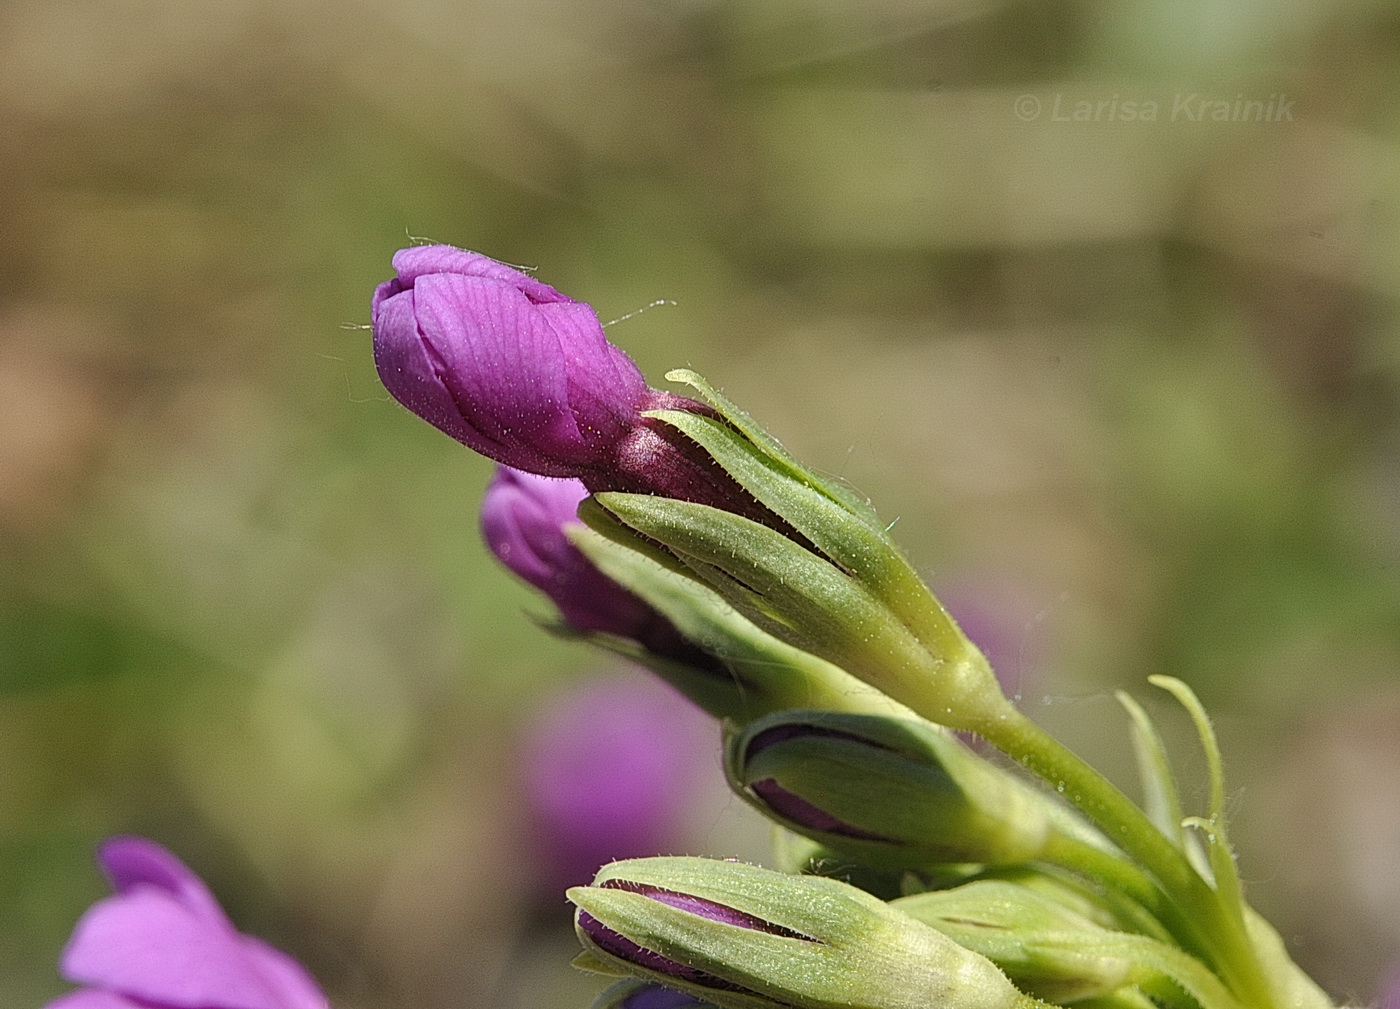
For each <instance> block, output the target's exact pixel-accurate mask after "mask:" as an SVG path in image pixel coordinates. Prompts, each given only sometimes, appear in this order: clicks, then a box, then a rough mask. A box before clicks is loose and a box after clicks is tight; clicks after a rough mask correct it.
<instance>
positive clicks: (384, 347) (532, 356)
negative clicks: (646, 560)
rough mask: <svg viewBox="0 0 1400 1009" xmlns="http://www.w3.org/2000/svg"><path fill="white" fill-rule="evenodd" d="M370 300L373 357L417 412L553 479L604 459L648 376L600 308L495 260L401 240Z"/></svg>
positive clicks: (630, 419) (630, 420)
mask: <svg viewBox="0 0 1400 1009" xmlns="http://www.w3.org/2000/svg"><path fill="white" fill-rule="evenodd" d="M394 269H395V270H396V271H398V276H397V277H396V278H395V279H393V280H390V281H388V282H386V283H384V284H380V285H379V287H378V289H377V290H376V291H375V292H374V299H373V302H372V304H371V313H370V317H371V324H372V328H373V330H374V360H375V365H376V366H377V367H378V369H379V376H380V378H381V379H382V380H383V382H384V385H385V387H386V388H387V389H388V390H389V392H390V393H392V394H393V396H394V398H395V399H397V400H398V401H399V402H400V403H402V404H403V405H404V406H406V407H408V409H409V410H411V411H413V412H414V413H416V414H418V416H420V417H422V418H423V419H424V420H426V421H428V422H429V423H430V424H432V425H433V426H434V427H437V428H438V429H440V430H442V431H444V432H446V433H447V434H449V435H451V436H452V437H453V438H456V439H457V440H458V441H460V442H462V443H463V444H465V445H467V446H469V447H470V448H473V449H475V450H476V451H478V452H480V453H481V454H482V455H485V456H489V457H490V458H492V459H495V460H497V461H498V462H503V463H505V464H506V465H508V466H514V467H516V468H517V469H524V470H529V471H530V472H533V473H541V474H545V475H548V476H577V475H578V474H579V472H580V471H581V470H582V469H586V468H589V467H592V466H595V465H598V464H599V463H602V462H603V461H605V460H606V459H607V458H608V457H609V456H610V455H611V454H612V452H613V449H614V448H615V446H616V445H617V443H618V442H619V441H621V439H622V438H623V437H624V436H625V435H626V434H627V432H628V431H629V430H631V428H632V427H633V426H634V425H635V423H636V418H637V411H638V407H639V404H640V402H641V400H642V397H643V394H644V393H645V392H646V391H647V385H646V382H645V381H644V380H643V378H642V374H641V372H639V371H638V370H637V366H636V365H634V364H633V363H632V361H631V360H630V359H629V358H628V357H627V355H625V354H623V353H622V351H620V350H618V349H617V348H616V347H614V346H613V345H612V344H610V343H608V341H607V338H606V337H605V336H604V335H603V327H602V326H601V325H600V324H599V322H598V317H597V316H596V315H594V313H593V309H591V308H589V307H588V306H587V305H585V304H583V303H582V302H578V301H574V300H573V299H572V298H567V297H565V296H564V295H562V294H560V293H559V292H558V291H556V290H555V289H554V288H552V287H550V286H549V285H548V284H543V283H541V282H540V281H538V280H535V279H534V278H533V277H531V276H529V275H528V274H525V273H521V272H520V271H519V270H515V269H512V268H511V267H508V266H506V265H505V264H503V263H498V262H496V261H495V260H494V259H490V258H488V257H486V256H483V255H480V254H479V253H475V252H466V251H464V250H462V249H454V248H452V247H451V246H446V245H428V246H419V247H415V248H411V249H403V250H402V251H400V252H399V253H397V254H396V255H395V256H394Z"/></svg>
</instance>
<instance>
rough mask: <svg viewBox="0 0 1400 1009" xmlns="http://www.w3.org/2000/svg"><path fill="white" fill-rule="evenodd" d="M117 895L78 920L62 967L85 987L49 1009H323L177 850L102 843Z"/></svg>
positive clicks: (299, 974) (128, 841)
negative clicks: (235, 920)
mask: <svg viewBox="0 0 1400 1009" xmlns="http://www.w3.org/2000/svg"><path fill="white" fill-rule="evenodd" d="M97 860H98V863H99V864H100V865H101V866H102V868H103V871H104V872H106V874H107V877H108V879H110V880H111V882H112V887H113V889H115V890H116V894H115V895H114V896H111V897H107V898H105V899H103V900H100V901H98V902H97V903H96V904H94V905H93V906H92V907H91V908H89V909H88V911H87V913H86V914H84V915H83V917H82V918H81V919H80V920H79V921H78V925H77V927H76V928H75V929H74V930H73V937H72V938H71V939H70V940H69V942H68V946H67V948H66V949H64V951H63V958H62V961H61V964H60V967H61V970H62V973H63V976H64V977H66V978H67V979H68V980H70V981H73V982H76V983H77V984H81V985H86V986H87V987H84V988H83V989H81V990H79V991H75V992H71V993H69V994H68V995H64V996H62V997H61V998H59V999H57V1000H56V1001H54V1002H51V1003H49V1006H48V1009H326V1006H327V1002H326V997H325V996H324V995H322V994H321V990H320V989H319V988H318V987H317V986H316V982H315V981H313V980H312V979H311V977H310V975H308V974H307V973H306V971H305V970H304V969H302V967H301V965H300V964H298V963H297V962H296V961H295V960H293V959H292V958H291V957H289V956H287V955H286V954H285V953H282V952H280V951H279V950H276V949H273V948H272V947H271V946H269V945H267V944H266V943H264V942H262V941H261V940H259V939H254V938H253V937H251V936H246V935H240V934H239V933H238V931H237V930H236V929H235V928H234V927H233V925H232V924H231V923H230V922H229V920H228V918H227V917H226V916H225V915H224V912H223V910H222V909H221V908H220V907H219V904H218V902H217V901H216V900H215V899H214V897H213V895H212V894H211V893H210V892H209V890H208V888H207V887H206V886H205V885H204V883H203V882H202V881H201V880H200V879H199V877H198V876H196V875H195V874H194V873H192V872H190V870H189V869H188V868H186V867H185V865H184V863H182V862H181V861H180V860H179V859H177V858H176V857H175V856H174V855H172V854H170V852H168V851H166V850H165V849H164V848H162V847H161V846H160V845H158V844H155V843H154V842H152V841H147V840H145V839H144V838H139V837H114V838H111V839H109V840H107V841H105V842H103V844H102V845H101V847H99V849H98V854H97Z"/></svg>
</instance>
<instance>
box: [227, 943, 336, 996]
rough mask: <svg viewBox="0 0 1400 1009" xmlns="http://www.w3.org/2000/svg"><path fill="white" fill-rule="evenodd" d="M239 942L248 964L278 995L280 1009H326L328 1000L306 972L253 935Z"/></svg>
mask: <svg viewBox="0 0 1400 1009" xmlns="http://www.w3.org/2000/svg"><path fill="white" fill-rule="evenodd" d="M239 938H240V940H241V941H242V943H243V952H244V954H245V955H246V956H247V958H248V960H249V961H250V962H251V963H252V964H253V965H254V966H255V967H256V968H257V971H258V973H259V974H260V975H261V976H262V978H263V980H264V981H266V982H267V985H268V987H269V988H271V989H272V990H273V991H274V992H276V993H277V1005H278V1006H279V1009H326V996H325V995H323V994H322V993H321V988H320V986H319V985H317V984H316V981H315V980H314V979H313V978H312V977H311V975H310V974H308V973H307V972H306V968H304V967H303V966H302V965H301V964H299V963H297V962H296V961H295V960H293V959H292V958H291V957H290V956H288V955H287V954H286V953H283V952H282V951H281V950H280V949H276V948H274V947H272V946H269V945H268V944H267V943H265V942H263V941H262V940H261V939H258V938H255V937H253V936H251V935H245V936H240V937H239Z"/></svg>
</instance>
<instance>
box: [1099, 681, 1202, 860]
mask: <svg viewBox="0 0 1400 1009" xmlns="http://www.w3.org/2000/svg"><path fill="white" fill-rule="evenodd" d="M1114 696H1115V697H1116V698H1117V699H1118V703H1119V704H1121V705H1122V706H1123V708H1124V710H1126V711H1127V712H1128V716H1129V717H1130V718H1131V719H1132V740H1133V753H1134V755H1135V756H1136V757H1137V765H1138V777H1139V779H1140V780H1141V782H1142V794H1143V800H1144V801H1143V809H1144V812H1146V813H1147V815H1148V817H1149V818H1150V819H1151V820H1152V822H1153V823H1155V824H1156V825H1157V828H1158V829H1159V830H1161V832H1162V833H1163V834H1164V835H1165V836H1166V838H1167V840H1169V841H1171V842H1172V843H1173V844H1175V845H1176V846H1177V847H1178V848H1184V847H1185V845H1186V840H1185V835H1184V833H1183V831H1182V829H1181V820H1182V812H1181V797H1180V795H1179V793H1178V791H1177V787H1176V777H1175V776H1174V775H1173V774H1172V768H1171V760H1170V759H1169V758H1168V757H1167V748H1166V746H1165V745H1163V743H1162V737H1161V734H1160V733H1158V731H1157V726H1156V725H1155V724H1153V722H1152V719H1151V718H1150V717H1149V716H1148V714H1147V712H1146V711H1145V710H1143V707H1142V705H1141V704H1139V703H1138V702H1137V701H1136V700H1135V699H1134V698H1133V697H1132V696H1131V695H1130V694H1128V693H1126V692H1124V691H1122V690H1119V691H1116V692H1115V693H1114Z"/></svg>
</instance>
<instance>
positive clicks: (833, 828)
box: [749, 778, 889, 841]
mask: <svg viewBox="0 0 1400 1009" xmlns="http://www.w3.org/2000/svg"><path fill="white" fill-rule="evenodd" d="M749 788H751V789H753V793H754V794H755V795H757V796H758V797H759V798H760V799H762V800H763V803H764V805H766V806H767V807H768V808H769V809H771V810H772V811H773V812H775V813H777V814H778V815H779V816H780V817H782V818H783V819H785V820H788V821H790V822H792V823H796V824H800V825H801V826H803V827H807V828H808V829H810V830H819V831H822V832H823V833H826V834H840V835H842V836H843V837H854V838H859V839H860V840H863V841H888V840H889V838H887V837H882V836H881V835H879V834H872V833H870V831H868V830H861V829H860V828H859V827H853V826H851V825H850V824H849V823H845V822H843V821H841V820H838V819H837V818H836V817H834V816H832V815H831V814H830V813H828V812H827V811H826V810H824V809H820V808H818V807H817V806H814V805H812V804H811V803H810V802H808V801H807V800H806V799H804V798H802V796H800V795H797V794H796V793H794V792H789V791H788V790H787V789H786V788H784V787H783V786H782V785H780V784H778V783H777V781H775V780H774V779H772V778H763V779H761V780H759V781H755V782H754V783H753V784H752V785H750V786H749Z"/></svg>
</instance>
